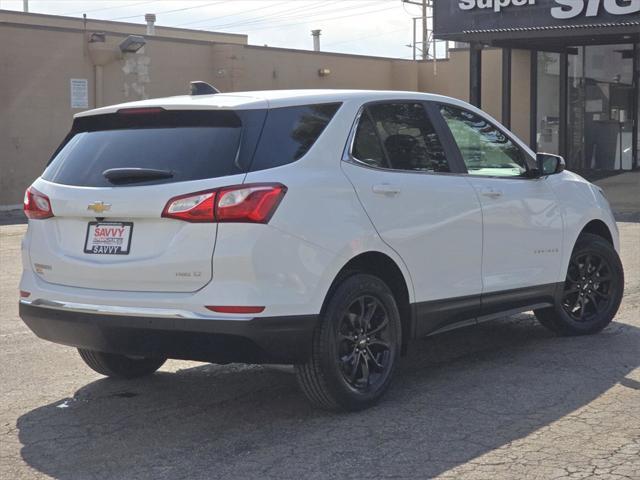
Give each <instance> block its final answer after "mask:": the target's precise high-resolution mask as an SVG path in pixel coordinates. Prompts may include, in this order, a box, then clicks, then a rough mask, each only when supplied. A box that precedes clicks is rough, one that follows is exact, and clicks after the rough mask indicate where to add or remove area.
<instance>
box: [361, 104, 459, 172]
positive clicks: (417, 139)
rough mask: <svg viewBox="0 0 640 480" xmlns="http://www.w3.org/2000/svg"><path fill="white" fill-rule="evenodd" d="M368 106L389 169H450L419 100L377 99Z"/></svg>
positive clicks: (440, 143)
mask: <svg viewBox="0 0 640 480" xmlns="http://www.w3.org/2000/svg"><path fill="white" fill-rule="evenodd" d="M367 110H368V112H369V114H370V115H371V118H372V120H373V122H374V124H375V128H376V132H377V134H378V137H379V138H380V141H381V143H382V146H383V149H384V152H385V153H386V156H387V159H388V162H389V165H390V167H391V168H392V169H395V170H407V171H417V172H450V171H451V169H450V167H449V162H448V160H447V155H446V151H445V149H444V146H443V145H442V142H441V141H440V138H439V137H438V134H437V132H436V130H435V128H434V126H433V124H432V123H431V120H430V119H429V117H428V116H427V112H426V111H425V109H424V106H423V105H422V104H421V103H380V104H374V105H371V106H369V107H367Z"/></svg>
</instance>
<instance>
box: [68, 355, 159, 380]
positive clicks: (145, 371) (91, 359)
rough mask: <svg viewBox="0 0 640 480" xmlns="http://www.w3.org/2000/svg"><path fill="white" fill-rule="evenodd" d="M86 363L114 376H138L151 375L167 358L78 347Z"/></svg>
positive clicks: (99, 371) (108, 375)
mask: <svg viewBox="0 0 640 480" xmlns="http://www.w3.org/2000/svg"><path fill="white" fill-rule="evenodd" d="M78 353H79V354H80V357H81V358H82V360H84V363H86V364H87V365H88V366H89V367H90V368H91V369H92V370H94V371H96V372H98V373H100V374H102V375H105V376H107V377H113V378H138V377H145V376H147V375H151V374H152V373H154V372H155V371H156V370H158V369H159V368H160V367H161V366H162V365H163V364H164V362H166V359H165V358H137V357H128V356H126V355H118V354H116V353H105V352H96V351H94V350H84V349H82V348H79V349H78Z"/></svg>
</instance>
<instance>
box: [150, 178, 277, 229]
mask: <svg viewBox="0 0 640 480" xmlns="http://www.w3.org/2000/svg"><path fill="white" fill-rule="evenodd" d="M286 192H287V187H285V186H284V185H281V184H279V183H254V184H248V185H236V186H233V187H223V188H220V189H216V190H208V191H205V192H195V193H190V194H187V195H181V196H179V197H174V198H172V199H171V200H169V201H168V202H167V205H166V206H165V207H164V210H163V211H162V216H163V217H165V218H175V219H177V220H184V221H185V222H241V223H268V222H269V220H270V219H271V217H272V216H273V214H274V213H275V211H276V209H277V208H278V205H279V204H280V202H281V201H282V197H284V194H285V193H286Z"/></svg>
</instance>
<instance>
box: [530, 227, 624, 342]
mask: <svg viewBox="0 0 640 480" xmlns="http://www.w3.org/2000/svg"><path fill="white" fill-rule="evenodd" d="M623 290H624V272H623V269H622V263H621V262H620V258H619V257H618V253H617V252H616V251H615V249H614V248H613V246H611V244H610V243H609V242H607V241H606V240H604V239H603V238H602V237H599V236H597V235H591V234H583V235H581V236H580V238H579V239H578V241H577V242H576V246H575V248H574V249H573V253H572V255H571V260H570V262H569V269H568V271H567V278H566V280H565V282H564V289H563V292H562V294H561V295H559V296H558V299H557V300H556V305H555V306H554V307H551V308H545V309H541V310H536V311H535V314H536V317H537V318H538V320H540V323H542V324H543V325H544V326H545V327H547V328H549V329H550V330H553V331H554V332H556V333H559V334H561V335H589V334H593V333H597V332H599V331H601V330H602V329H603V328H605V327H606V326H607V325H609V323H611V321H612V320H613V317H614V316H615V314H616V313H617V311H618V307H619V306H620V302H621V300H622V293H623Z"/></svg>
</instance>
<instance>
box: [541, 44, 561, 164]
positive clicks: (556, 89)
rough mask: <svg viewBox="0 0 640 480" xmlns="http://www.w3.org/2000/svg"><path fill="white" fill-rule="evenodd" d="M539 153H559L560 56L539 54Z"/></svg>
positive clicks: (549, 53) (547, 53) (548, 53)
mask: <svg viewBox="0 0 640 480" xmlns="http://www.w3.org/2000/svg"><path fill="white" fill-rule="evenodd" d="M537 72H538V95H537V101H538V104H537V105H538V107H537V112H538V117H537V123H538V128H537V144H538V151H539V152H545V153H555V154H558V153H560V152H559V145H560V144H559V133H560V54H559V53H551V52H538V69H537Z"/></svg>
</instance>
